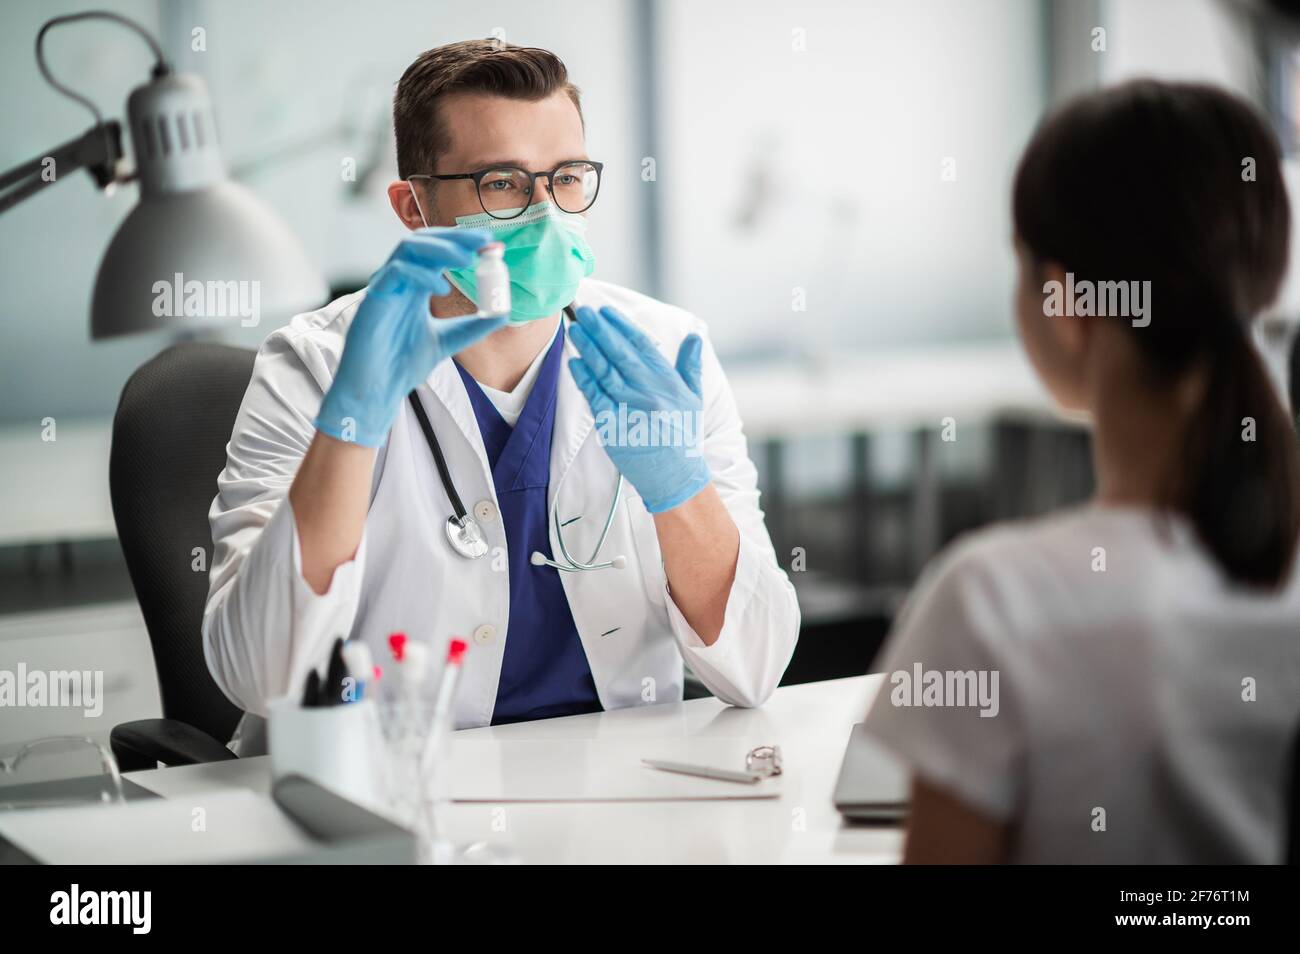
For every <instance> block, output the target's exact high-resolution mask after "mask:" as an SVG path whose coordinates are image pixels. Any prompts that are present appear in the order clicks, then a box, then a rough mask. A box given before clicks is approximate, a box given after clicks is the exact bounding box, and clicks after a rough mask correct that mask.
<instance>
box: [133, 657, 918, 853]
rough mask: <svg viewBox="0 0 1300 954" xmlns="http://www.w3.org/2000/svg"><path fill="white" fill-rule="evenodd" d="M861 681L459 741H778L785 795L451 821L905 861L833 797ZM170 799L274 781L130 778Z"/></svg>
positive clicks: (559, 848) (498, 828)
mask: <svg viewBox="0 0 1300 954" xmlns="http://www.w3.org/2000/svg"><path fill="white" fill-rule="evenodd" d="M880 682H881V677H880V676H878V675H877V676H859V677H856V678H852V679H836V680H832V681H829V682H816V683H807V684H804V685H800V686H789V687H785V688H781V689H778V690H777V691H776V692H775V693H774V694H773V696H772V698H771V699H770V700H769V701H768V703H767V705H765V706H763V707H762V708H759V709H733V708H730V707H728V706H724V705H723V704H722V703H720V702H718V701H717V700H716V699H693V700H691V701H689V702H682V703H675V704H671V705H662V706H649V707H646V708H641V709H618V710H615V711H612V712H601V713H596V714H593V715H583V716H570V717H568V718H563V719H548V720H545V721H542V722H525V723H519V724H517V725H509V726H492V727H487V728H482V729H467V730H465V731H462V732H458V733H456V744H457V746H461V745H472V744H473V743H474V742H475V741H490V740H564V741H575V740H584V739H585V740H599V741H600V742H602V743H608V742H622V741H624V740H626V742H627V744H628V745H629V746H632V745H636V744H637V742H638V740H655V741H659V740H664V739H674V738H681V739H688V738H692V739H718V740H735V742H736V746H737V749H738V750H740V751H744V750H747V749H749V748H752V747H754V746H756V745H760V744H768V743H776V744H778V745H780V746H781V750H782V754H783V755H784V758H785V767H786V774H785V777H784V778H783V779H782V789H781V795H780V797H779V798H773V799H755V800H729V801H695V802H681V801H673V802H581V803H553V804H517V803H510V804H502V805H494V804H491V803H474V804H456V805H453V806H451V808H450V810H449V812H448V814H447V819H446V823H447V825H448V828H449V829H450V831H449V834H450V836H451V837H452V839H453V840H454V841H456V842H457V843H459V844H464V843H469V842H479V841H482V842H489V843H493V844H496V845H500V846H502V847H503V848H509V849H512V850H513V852H514V853H515V854H517V856H518V857H519V858H520V859H521V860H522V861H524V862H537V863H560V864H563V863H630V864H655V863H674V864H731V863H783V862H793V863H827V862H855V863H862V862H879V863H891V862H895V861H897V860H898V857H899V855H900V853H901V850H902V832H901V830H900V829H898V828H897V827H892V826H880V827H858V826H854V827H849V826H846V825H844V823H843V822H842V821H841V819H840V816H839V814H838V813H837V812H836V811H835V807H834V806H833V805H832V804H831V792H832V790H833V788H834V785H835V778H836V776H837V774H838V773H839V767H840V760H841V759H842V757H843V755H844V746H845V744H846V743H847V741H848V738H849V732H850V730H851V729H852V727H853V725H854V723H855V722H859V721H861V719H862V716H863V713H865V711H866V707H867V703H868V702H869V700H870V698H871V697H872V695H873V694H874V693H875V692H876V690H877V689H878V688H879V687H880ZM129 777H130V778H131V779H132V780H133V781H135V782H137V783H138V784H140V785H142V786H143V787H145V788H147V789H150V790H152V791H154V792H157V793H158V794H160V795H163V796H165V797H168V798H175V797H180V798H185V797H189V796H192V795H196V794H199V793H202V792H210V791H215V790H222V789H229V788H251V789H253V790H255V791H262V792H265V791H267V790H268V789H269V786H270V765H269V763H268V760H267V759H266V758H255V759H241V760H236V761H230V762H215V763H209V764H206V765H189V766H182V767H178V768H168V769H154V770H150V771H144V772H133V773H130V775H129Z"/></svg>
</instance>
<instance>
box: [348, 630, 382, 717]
mask: <svg viewBox="0 0 1300 954" xmlns="http://www.w3.org/2000/svg"><path fill="white" fill-rule="evenodd" d="M343 661H344V662H345V663H346V664H347V667H348V674H349V675H350V676H351V677H352V679H353V680H354V681H355V683H356V692H355V693H354V694H353V700H352V701H354V702H360V701H361V700H362V699H363V698H364V697H365V693H366V683H368V682H369V681H370V680H371V678H372V676H373V673H374V671H375V668H376V666H375V661H374V658H373V657H372V656H371V655H370V647H369V646H367V645H366V644H365V643H363V642H362V641H361V640H359V639H349V640H348V641H347V642H346V643H344V644H343Z"/></svg>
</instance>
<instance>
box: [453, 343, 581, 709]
mask: <svg viewBox="0 0 1300 954" xmlns="http://www.w3.org/2000/svg"><path fill="white" fill-rule="evenodd" d="M563 360H564V323H563V321H561V323H560V328H559V331H558V333H557V334H556V336H555V340H554V341H553V342H552V343H551V347H550V350H549V351H548V352H547V354H546V357H545V358H544V359H543V360H542V366H541V368H540V369H539V372H538V375H537V380H536V381H534V382H533V389H532V391H531V392H530V393H529V395H528V401H527V402H526V403H525V404H524V409H523V411H522V412H521V413H520V415H519V420H518V421H516V422H515V426H514V427H513V428H511V426H510V425H509V424H507V423H506V421H505V418H503V417H502V416H501V414H500V413H499V412H498V411H497V409H496V407H495V406H494V405H493V404H492V402H491V400H489V399H488V397H487V395H485V394H484V393H483V390H482V388H480V387H479V386H478V382H477V381H475V380H474V379H473V378H472V377H470V376H469V374H467V373H466V372H465V370H464V369H463V368H462V367H461V366H460V365H459V364H457V365H456V370H457V371H459V372H460V376H461V380H463V381H464V382H465V391H466V392H467V393H468V394H469V400H470V404H471V405H472V406H473V408H474V417H475V418H477V419H478V428H479V432H480V433H481V434H482V435H483V446H484V447H485V448H486V450H487V457H488V463H489V464H490V465H491V467H492V482H493V484H494V486H495V487H496V492H497V505H498V507H499V508H500V513H501V520H502V524H503V526H504V527H505V532H506V550H507V553H508V558H509V571H510V621H509V625H508V629H507V631H506V649H505V659H504V660H503V661H502V664H501V681H500V682H499V683H498V684H497V701H496V707H495V708H494V709H493V712H492V724H493V725H502V724H505V723H508V722H523V721H526V720H529V719H548V718H551V717H553V716H563V715H573V714H575V713H579V712H599V711H600V710H601V704H600V697H599V696H598V695H597V694H596V681H595V679H593V678H592V675H591V666H590V665H588V663H587V653H586V650H584V649H583V648H582V641H581V640H580V639H579V638H578V629H577V627H576V626H575V625H574V623H573V614H572V613H570V612H569V600H568V597H566V596H565V595H564V587H563V585H562V584H561V583H560V573H559V571H558V570H556V569H554V568H552V567H549V566H533V565H532V563H531V562H529V557H530V556H531V555H532V553H533V551H534V550H540V551H541V552H542V553H544V554H546V556H547V557H551V540H550V534H549V533H548V532H547V521H548V519H549V514H548V513H547V508H546V490H547V484H548V483H549V481H550V471H551V433H552V431H553V429H554V425H555V393H556V387H557V385H558V383H559V379H560V364H561V362H562V361H563Z"/></svg>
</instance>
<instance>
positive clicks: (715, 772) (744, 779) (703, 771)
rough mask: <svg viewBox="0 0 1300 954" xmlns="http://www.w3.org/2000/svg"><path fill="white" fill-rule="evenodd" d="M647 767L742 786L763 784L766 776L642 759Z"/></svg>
mask: <svg viewBox="0 0 1300 954" xmlns="http://www.w3.org/2000/svg"><path fill="white" fill-rule="evenodd" d="M641 761H642V762H644V763H645V764H646V765H648V766H650V767H651V768H654V769H659V771H661V772H675V773H676V774H678V775H694V776H696V777H697V778H713V779H717V780H718V781H720V782H739V783H740V784H742V785H753V784H755V783H756V782H761V781H762V780H763V779H764V778H765V777H766V776H763V775H756V774H755V773H753V772H737V771H734V770H733V769H724V768H713V767H712V766H708V765H689V764H687V763H686V762H665V761H662V760H660V759H642V760H641Z"/></svg>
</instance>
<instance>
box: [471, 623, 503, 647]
mask: <svg viewBox="0 0 1300 954" xmlns="http://www.w3.org/2000/svg"><path fill="white" fill-rule="evenodd" d="M496 638H497V628H496V627H495V626H493V625H492V624H491V623H484V624H483V625H482V626H480V627H478V629H476V630H474V642H476V643H478V644H479V645H480V646H486V645H487V644H488V643H490V642H492V640H494V639H496Z"/></svg>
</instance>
